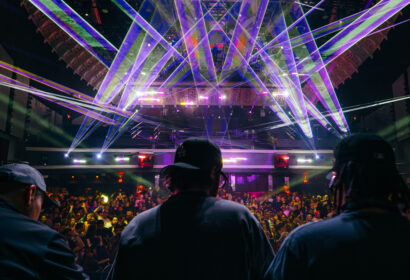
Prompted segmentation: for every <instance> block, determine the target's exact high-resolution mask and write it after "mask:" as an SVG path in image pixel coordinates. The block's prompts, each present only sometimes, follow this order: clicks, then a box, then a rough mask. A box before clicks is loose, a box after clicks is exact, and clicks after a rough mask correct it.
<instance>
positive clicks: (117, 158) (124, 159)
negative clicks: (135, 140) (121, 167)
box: [114, 157, 130, 162]
mask: <svg viewBox="0 0 410 280" xmlns="http://www.w3.org/2000/svg"><path fill="white" fill-rule="evenodd" d="M114 160H115V162H125V161H127V162H128V161H130V157H116V158H115V159H114Z"/></svg>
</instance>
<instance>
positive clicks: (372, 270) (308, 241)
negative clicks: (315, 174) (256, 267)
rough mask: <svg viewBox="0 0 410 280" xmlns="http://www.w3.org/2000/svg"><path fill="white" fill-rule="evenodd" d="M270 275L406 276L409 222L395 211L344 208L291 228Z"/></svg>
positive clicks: (409, 256)
mask: <svg viewBox="0 0 410 280" xmlns="http://www.w3.org/2000/svg"><path fill="white" fill-rule="evenodd" d="M273 267H274V278H275V279H277V280H282V279H306V280H309V279H315V280H316V279H317V280H320V279H326V280H328V279H408V278H409V277H410V222H409V221H408V220H406V219H405V218H403V217H402V216H401V215H400V214H399V213H398V212H388V211H386V212H364V211H346V212H343V213H342V214H340V215H338V216H336V217H334V218H331V219H328V220H325V221H321V222H317V223H309V224H306V225H303V226H300V227H298V228H297V229H295V230H294V231H293V232H291V234H290V235H289V236H288V237H287V239H286V240H285V242H284V243H283V244H282V247H281V248H280V250H279V252H278V254H277V256H276V259H275V260H274V264H273Z"/></svg>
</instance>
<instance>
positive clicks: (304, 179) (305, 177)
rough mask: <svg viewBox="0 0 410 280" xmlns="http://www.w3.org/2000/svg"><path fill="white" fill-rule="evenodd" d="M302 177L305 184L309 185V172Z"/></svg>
mask: <svg viewBox="0 0 410 280" xmlns="http://www.w3.org/2000/svg"><path fill="white" fill-rule="evenodd" d="M302 175H303V183H304V184H307V183H308V178H307V175H308V174H307V172H303V173H302Z"/></svg>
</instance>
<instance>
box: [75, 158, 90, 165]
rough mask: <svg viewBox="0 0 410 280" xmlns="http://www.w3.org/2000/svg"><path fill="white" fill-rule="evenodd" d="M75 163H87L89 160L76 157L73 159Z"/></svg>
mask: <svg viewBox="0 0 410 280" xmlns="http://www.w3.org/2000/svg"><path fill="white" fill-rule="evenodd" d="M73 163H75V164H85V163H87V160H85V159H78V158H75V159H73Z"/></svg>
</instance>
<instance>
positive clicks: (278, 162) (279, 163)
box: [274, 155, 289, 168]
mask: <svg viewBox="0 0 410 280" xmlns="http://www.w3.org/2000/svg"><path fill="white" fill-rule="evenodd" d="M274 166H275V168H289V156H288V155H275V156H274Z"/></svg>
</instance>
